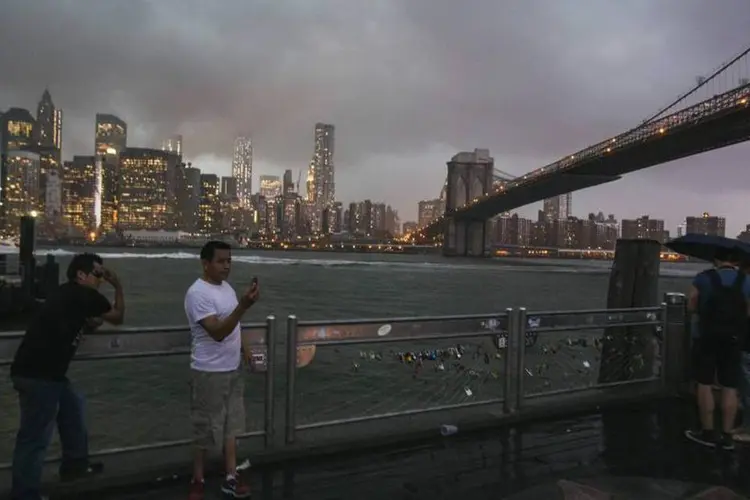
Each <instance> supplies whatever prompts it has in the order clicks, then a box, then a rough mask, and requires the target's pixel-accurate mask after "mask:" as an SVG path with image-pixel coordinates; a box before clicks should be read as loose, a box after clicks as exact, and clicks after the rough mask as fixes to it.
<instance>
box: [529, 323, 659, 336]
mask: <svg viewBox="0 0 750 500" xmlns="http://www.w3.org/2000/svg"><path fill="white" fill-rule="evenodd" d="M661 324H662V322H661V321H634V322H632V323H605V324H597V325H561V326H540V327H539V328H527V329H526V332H534V333H554V332H570V331H575V330H601V329H603V328H623V327H626V326H661Z"/></svg>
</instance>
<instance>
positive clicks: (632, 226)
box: [622, 215, 667, 243]
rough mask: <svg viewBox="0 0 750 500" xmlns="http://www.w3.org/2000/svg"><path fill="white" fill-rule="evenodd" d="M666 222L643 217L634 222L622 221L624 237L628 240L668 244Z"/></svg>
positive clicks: (646, 216)
mask: <svg viewBox="0 0 750 500" xmlns="http://www.w3.org/2000/svg"><path fill="white" fill-rule="evenodd" d="M666 236H667V234H666V231H664V221H663V220H661V219H652V218H650V217H649V216H648V215H643V216H641V217H638V218H637V219H634V220H629V219H623V220H622V237H623V238H624V239H628V240H656V241H658V242H659V243H666V240H667V238H666Z"/></svg>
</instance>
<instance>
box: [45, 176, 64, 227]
mask: <svg viewBox="0 0 750 500" xmlns="http://www.w3.org/2000/svg"><path fill="white" fill-rule="evenodd" d="M60 174H61V172H59V171H58V170H57V169H55V170H48V171H47V173H46V174H45V177H46V181H45V186H44V215H46V216H47V217H48V218H56V217H60V216H61V215H62V179H61V175H60ZM40 191H41V188H40Z"/></svg>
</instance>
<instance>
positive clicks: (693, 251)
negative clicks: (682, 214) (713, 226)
mask: <svg viewBox="0 0 750 500" xmlns="http://www.w3.org/2000/svg"><path fill="white" fill-rule="evenodd" d="M664 246H666V247H667V248H669V249H671V250H673V251H675V252H677V253H680V254H682V255H687V256H688V257H695V258H696V259H700V260H706V261H709V262H710V261H713V260H714V259H715V258H716V255H717V253H719V254H723V255H726V254H730V255H734V256H735V257H737V258H738V259H740V260H742V261H748V260H750V245H749V244H747V243H743V242H741V241H740V240H735V239H733V238H726V237H724V236H710V235H706V234H686V235H685V236H680V237H679V238H676V239H674V240H672V241H670V242H669V243H667V244H666V245H664Z"/></svg>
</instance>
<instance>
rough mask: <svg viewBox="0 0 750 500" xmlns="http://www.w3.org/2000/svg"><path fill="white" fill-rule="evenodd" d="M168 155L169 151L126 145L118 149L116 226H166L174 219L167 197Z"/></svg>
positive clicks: (152, 227)
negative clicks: (124, 147) (117, 208)
mask: <svg viewBox="0 0 750 500" xmlns="http://www.w3.org/2000/svg"><path fill="white" fill-rule="evenodd" d="M171 156H172V154H170V153H169V152H168V151H163V150H159V149H147V148H126V149H124V150H122V151H121V152H120V168H119V171H120V183H119V187H120V194H119V199H120V203H119V211H118V213H119V215H118V217H119V219H118V227H120V228H121V229H127V230H139V229H152V230H154V229H168V228H171V227H172V225H173V222H174V217H173V202H172V200H170V199H169V189H168V187H169V184H170V179H169V176H170V165H171V164H172V161H171Z"/></svg>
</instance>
